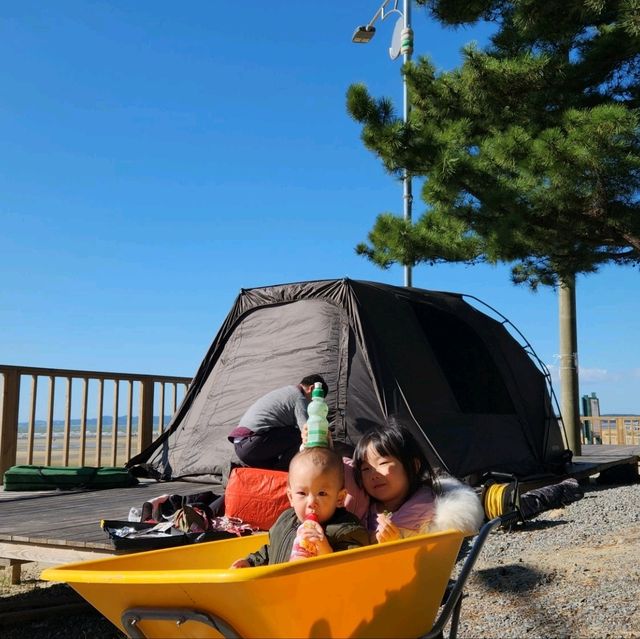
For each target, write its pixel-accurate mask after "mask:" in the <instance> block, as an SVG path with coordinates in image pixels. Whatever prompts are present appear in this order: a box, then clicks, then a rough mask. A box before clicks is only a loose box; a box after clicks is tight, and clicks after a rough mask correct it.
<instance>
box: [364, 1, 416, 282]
mask: <svg viewBox="0 0 640 639" xmlns="http://www.w3.org/2000/svg"><path fill="white" fill-rule="evenodd" d="M390 4H391V0H385V1H384V2H383V3H382V4H381V5H380V6H379V7H378V10H377V11H376V12H375V13H374V14H373V18H371V20H369V23H368V24H366V25H364V26H360V27H358V28H357V29H356V30H355V32H354V34H353V38H352V41H353V42H356V43H358V44H366V43H367V42H370V41H371V39H372V38H373V36H374V34H375V32H376V28H375V27H374V26H373V25H374V23H375V22H376V20H377V19H378V18H380V20H384V19H385V18H387V17H388V16H390V15H391V14H393V13H397V14H398V15H399V16H400V18H399V20H398V22H397V23H396V26H395V29H394V31H393V37H392V40H391V47H390V48H389V56H390V57H391V59H392V60H395V59H396V58H397V57H398V56H399V55H400V54H402V60H403V63H404V64H406V63H407V62H409V61H410V60H411V54H412V53H413V30H412V29H411V0H403V2H402V9H399V8H398V4H399V0H394V2H393V4H392V6H391V7H390V8H389V5H390ZM410 110H411V106H410V104H409V89H408V87H407V78H406V76H405V75H404V74H403V75H402V121H403V122H404V123H405V124H406V123H407V122H408V121H409V111H410ZM402 201H403V217H404V219H405V221H407V222H409V223H411V210H412V207H413V193H412V184H411V175H410V173H409V171H408V169H406V168H405V169H404V170H403V172H402ZM411 269H412V265H411V264H405V265H404V285H405V286H412V272H411Z"/></svg>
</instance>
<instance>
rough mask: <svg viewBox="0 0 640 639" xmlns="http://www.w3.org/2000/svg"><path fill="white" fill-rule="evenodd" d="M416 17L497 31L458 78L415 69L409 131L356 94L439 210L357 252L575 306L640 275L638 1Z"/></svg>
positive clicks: (437, 10) (441, 7)
mask: <svg viewBox="0 0 640 639" xmlns="http://www.w3.org/2000/svg"><path fill="white" fill-rule="evenodd" d="M417 3H418V4H420V5H424V6H425V7H426V9H427V10H428V12H429V13H430V15H431V17H432V18H435V19H436V20H439V21H440V22H442V23H443V24H445V25H448V26H452V27H455V26H456V25H462V24H471V23H474V22H476V21H478V20H487V21H491V22H494V23H495V25H496V30H495V33H494V35H493V37H492V39H491V42H490V44H489V45H488V46H487V47H485V48H484V49H480V48H478V47H477V46H473V45H469V46H467V47H466V48H465V50H464V52H463V61H462V63H461V65H460V66H459V67H458V68H456V69H453V70H451V71H444V72H437V71H436V69H435V67H434V65H433V63H431V62H430V61H429V60H428V59H426V58H424V57H423V58H420V59H419V60H418V61H417V62H415V63H413V64H409V65H406V66H405V68H403V73H405V74H406V76H407V83H408V86H409V95H410V101H411V105H412V110H411V114H410V118H409V122H408V123H407V124H404V123H403V122H402V121H401V120H400V118H398V117H397V115H396V113H395V111H394V108H393V105H392V103H391V102H390V101H389V100H388V99H385V98H382V99H375V98H374V97H372V96H371V95H370V94H369V93H368V91H367V89H366V87H364V86H363V85H353V86H351V87H350V89H349V91H348V94H347V108H348V110H349V113H350V114H351V115H352V117H353V118H354V119H356V120H357V121H358V122H360V123H362V125H363V129H362V139H363V142H364V144H365V145H366V147H367V148H369V149H370V150H372V151H373V152H374V153H376V154H377V155H378V156H379V157H380V159H381V160H382V162H383V164H384V166H385V167H386V169H387V170H388V171H389V172H391V173H394V174H395V173H398V174H400V172H401V171H402V170H403V169H404V168H405V167H406V168H407V169H408V170H409V171H410V172H411V174H412V175H414V176H423V177H424V178H425V181H424V186H423V189H422V198H423V200H424V201H425V203H426V205H427V208H426V212H425V213H424V214H423V215H422V216H421V217H420V218H419V219H418V220H417V222H416V224H414V225H409V224H407V223H406V222H405V221H404V220H402V219H400V218H398V217H396V216H393V215H390V214H384V215H381V216H379V217H378V219H377V220H376V223H375V225H374V228H373V230H372V231H371V232H370V234H369V237H368V243H363V244H361V245H359V246H358V247H357V249H356V250H357V251H358V252H359V253H361V254H363V255H365V256H366V257H368V258H369V259H371V260H372V261H374V262H375V263H377V264H379V265H380V266H388V265H390V264H391V263H393V262H399V263H404V264H418V263H420V262H426V263H437V262H440V261H462V262H467V263H474V262H478V261H488V262H490V263H497V262H506V263H510V264H511V265H512V279H513V281H514V282H516V283H526V284H528V285H529V286H531V287H532V288H533V289H535V288H536V287H537V286H539V285H541V284H542V285H552V286H555V285H558V284H560V290H561V291H562V290H563V288H567V287H569V289H572V288H573V286H574V282H575V276H576V275H577V274H581V273H593V272H595V271H597V270H598V268H599V267H600V266H602V265H604V264H620V265H633V266H638V265H640V136H639V132H640V126H639V125H640V0H617V1H616V0H546V1H542V0H512V1H507V0H473V1H468V0H467V1H462V0H417ZM418 41H419V40H418ZM574 337H575V336H574ZM575 393H577V384H576V390H575ZM576 404H577V396H576ZM563 412H564V411H563ZM574 417H575V416H574Z"/></svg>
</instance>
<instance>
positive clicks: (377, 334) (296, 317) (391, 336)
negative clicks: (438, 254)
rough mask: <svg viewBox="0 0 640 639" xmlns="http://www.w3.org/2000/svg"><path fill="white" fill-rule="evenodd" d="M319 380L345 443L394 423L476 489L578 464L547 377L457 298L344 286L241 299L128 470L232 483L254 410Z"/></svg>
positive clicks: (300, 286) (262, 291)
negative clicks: (234, 433)
mask: <svg viewBox="0 0 640 639" xmlns="http://www.w3.org/2000/svg"><path fill="white" fill-rule="evenodd" d="M311 373H320V374H321V375H323V376H324V378H325V380H326V381H327V383H328V386H329V394H328V396H327V403H328V405H329V421H330V424H331V426H332V429H333V436H334V440H335V441H337V442H339V443H342V444H344V445H345V446H353V445H355V444H356V443H357V441H358V439H359V438H360V436H361V435H362V433H364V432H366V431H367V430H368V429H369V428H371V427H372V426H373V425H375V424H380V423H384V420H385V418H386V417H388V416H390V415H394V416H396V417H397V418H399V419H400V420H401V421H403V422H404V423H406V424H407V425H408V426H409V428H410V429H411V430H412V431H413V434H414V435H415V436H416V438H417V439H418V441H419V442H420V445H421V446H422V447H423V449H424V452H425V453H426V454H427V456H428V457H429V459H430V461H431V462H432V463H433V465H434V466H436V467H438V468H440V469H442V470H444V471H446V472H448V473H450V474H452V475H454V476H456V477H465V478H467V479H468V480H470V481H472V483H473V479H474V478H478V477H480V476H481V475H482V473H485V472H490V471H496V472H507V473H512V474H514V475H515V476H517V477H526V476H533V475H536V474H545V473H549V472H553V471H554V469H557V468H558V467H559V466H560V465H562V463H563V461H564V460H566V454H567V451H566V450H565V447H564V445H563V440H562V436H561V430H560V425H559V422H558V420H557V418H556V417H555V413H554V411H553V410H552V405H551V400H550V395H549V388H548V380H547V379H546V377H545V375H544V374H543V372H541V371H540V370H539V369H538V367H537V366H536V365H535V363H534V362H533V360H532V359H531V358H530V357H529V355H528V354H527V353H526V352H525V350H524V349H523V348H522V346H521V345H520V344H519V343H518V342H517V341H516V340H515V339H514V338H513V337H512V336H511V334H510V333H509V332H508V331H507V330H506V328H505V327H504V326H503V324H501V323H500V322H498V321H496V320H494V319H492V318H491V317H489V316H488V315H486V314H484V313H482V312H481V311H479V310H478V309H476V308H475V307H473V306H472V305H470V304H468V303H467V302H466V301H465V300H464V298H463V296H462V295H459V294H456V293H443V292H435V291H426V290H421V289H417V288H402V287H396V286H390V285H386V284H379V283H375V282H365V281H357V280H350V279H341V280H323V281H314V282H299V283H293V284H283V285H277V286H268V287H263V288H254V289H246V290H244V289H243V290H242V291H241V293H240V295H239V296H238V298H237V299H236V301H235V304H234V306H233V308H232V309H231V311H230V312H229V315H228V316H227V318H226V320H225V321H224V323H223V325H222V327H221V328H220V330H219V332H218V334H217V336H216V337H215V339H214V341H213V343H212V344H211V346H210V348H209V350H208V352H207V354H206V356H205V358H204V360H203V362H202V364H201V365H200V368H199V369H198V371H197V373H196V375H195V376H194V379H193V382H192V384H191V386H190V388H189V390H188V392H187V394H186V396H185V398H184V400H183V402H182V404H181V405H180V407H179V409H178V410H177V412H176V414H175V415H174V416H173V418H172V420H171V422H170V424H169V425H168V426H167V429H166V430H165V432H164V433H163V434H162V435H161V436H160V437H159V438H158V439H157V440H156V441H155V442H153V443H152V444H151V446H149V447H148V448H147V449H146V450H145V451H143V452H142V453H141V454H139V455H137V456H136V457H134V458H133V459H131V460H130V461H129V463H128V466H129V467H133V468H136V469H137V471H138V472H139V473H141V474H142V473H145V472H146V473H147V474H149V475H150V476H155V477H158V478H163V479H177V478H185V479H188V478H194V479H197V480H198V481H207V480H210V481H214V482H216V481H218V482H223V481H224V477H225V475H226V474H227V473H228V470H229V467H230V464H233V463H236V462H237V460H235V458H234V452H233V447H232V446H231V444H230V443H229V441H228V440H227V435H228V433H229V432H230V431H231V430H232V429H233V428H234V427H235V426H236V425H237V422H238V420H239V418H240V416H241V415H242V413H243V412H244V410H245V409H246V408H247V407H248V406H249V405H250V404H251V403H252V402H253V401H254V400H256V399H257V398H258V397H260V396H261V395H263V394H264V393H266V392H268V391H270V390H272V389H274V388H277V387H279V386H284V385H286V384H291V383H297V382H298V381H300V379H302V378H303V377H304V376H305V375H308V374H311Z"/></svg>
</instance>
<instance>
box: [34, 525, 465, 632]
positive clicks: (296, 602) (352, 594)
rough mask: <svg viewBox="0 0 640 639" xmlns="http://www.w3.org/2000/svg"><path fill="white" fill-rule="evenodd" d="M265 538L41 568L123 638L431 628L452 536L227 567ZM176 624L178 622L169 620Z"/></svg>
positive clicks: (452, 555)
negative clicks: (306, 557)
mask: <svg viewBox="0 0 640 639" xmlns="http://www.w3.org/2000/svg"><path fill="white" fill-rule="evenodd" d="M267 540H268V535H267V534H266V533H265V534H257V535H250V536H247V537H239V538H236V539H230V540H222V541H214V542H205V543H200V544H195V545H192V546H183V547H178V548H167V549H163V550H153V551H148V552H141V553H135V554H130V555H122V556H118V557H111V558H107V559H99V560H95V561H85V562H80V563H74V564H67V565H64V566H60V567H56V568H49V569H47V570H45V571H44V572H43V573H42V578H43V579H45V580H49V581H61V582H67V583H68V584H70V585H71V586H72V587H73V588H74V589H75V590H76V591H77V592H78V593H79V594H80V595H81V596H82V597H84V598H85V599H86V600H87V601H88V602H90V603H91V604H92V605H93V606H94V607H95V608H96V609H97V610H99V611H100V613H102V614H103V615H104V616H105V617H107V618H108V619H109V620H110V621H111V622H112V623H114V624H115V625H116V626H118V627H119V628H120V629H121V630H123V631H124V632H127V633H128V634H129V636H131V637H154V638H166V637H220V636H240V637H260V638H267V637H419V636H421V635H423V634H425V633H427V632H428V631H429V630H430V629H431V628H432V626H433V622H434V619H435V616H436V614H437V611H438V608H439V606H440V603H441V601H442V598H443V594H444V592H445V589H446V586H447V583H448V580H449V577H450V576H451V572H452V569H453V566H454V564H455V561H456V557H457V554H458V551H459V549H460V546H461V544H462V540H463V534H462V533H460V532H458V531H445V532H440V533H434V534H429V535H419V536H416V537H411V538H408V539H403V540H399V541H395V542H390V543H385V544H379V545H372V546H367V547H364V548H357V549H353V550H347V551H344V552H339V553H334V554H331V555H325V556H323V557H316V558H312V559H306V560H302V561H297V562H290V563H284V564H275V565H272V566H263V567H256V568H243V569H237V570H231V569H229V566H230V565H231V563H232V562H233V561H234V560H235V559H239V558H241V557H244V556H245V555H247V554H248V553H250V552H253V551H255V550H257V549H258V548H259V547H260V546H261V545H262V544H264V543H266V542H267ZM176 621H177V622H178V623H176Z"/></svg>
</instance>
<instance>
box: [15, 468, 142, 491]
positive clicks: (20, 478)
mask: <svg viewBox="0 0 640 639" xmlns="http://www.w3.org/2000/svg"><path fill="white" fill-rule="evenodd" d="M137 484H138V480H137V479H136V478H135V477H134V476H133V475H131V473H130V472H129V470H128V469H126V468H120V467H117V466H99V467H95V466H12V467H11V468H9V469H8V470H7V471H6V472H5V474H4V489H5V490H55V489H60V490H70V489H73V488H92V489H101V488H126V487H128V486H135V485H137Z"/></svg>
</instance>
